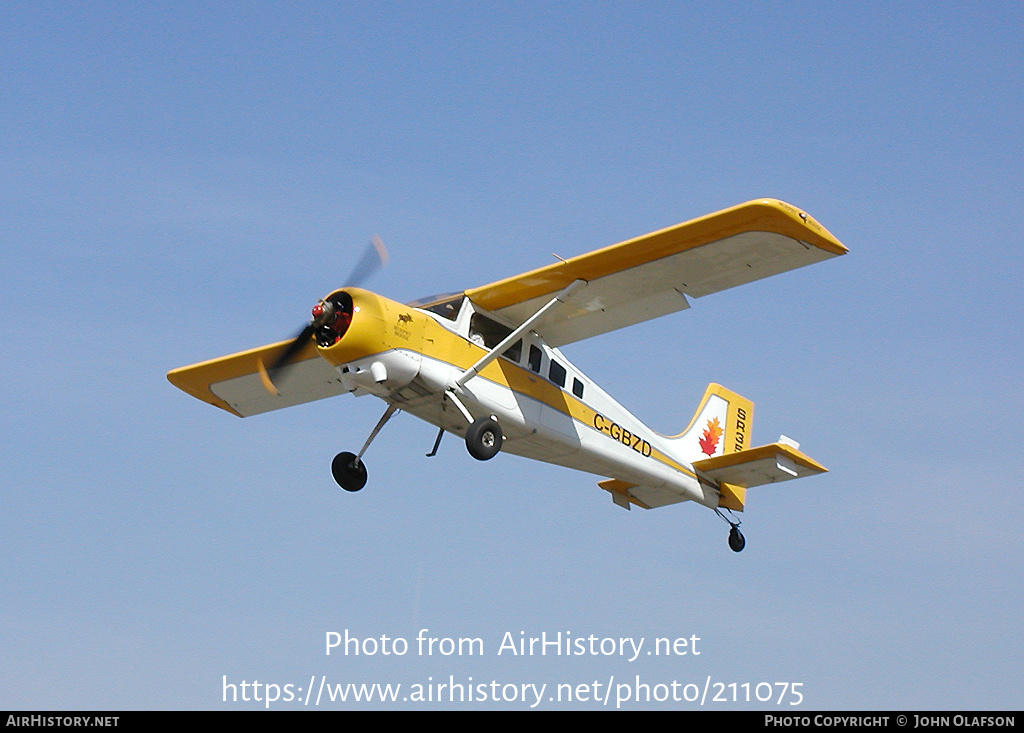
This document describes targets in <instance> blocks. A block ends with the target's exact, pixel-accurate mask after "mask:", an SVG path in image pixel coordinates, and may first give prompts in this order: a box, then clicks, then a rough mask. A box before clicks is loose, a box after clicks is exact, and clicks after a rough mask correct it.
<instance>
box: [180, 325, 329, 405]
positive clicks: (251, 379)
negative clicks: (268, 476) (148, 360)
mask: <svg viewBox="0 0 1024 733" xmlns="http://www.w3.org/2000/svg"><path fill="white" fill-rule="evenodd" d="M289 343H291V342H290V341H282V342H280V343H276V344H268V345H267V346H261V347H259V348H257V349H250V350H249V351H242V352H239V353H237V354H230V355H228V356H222V357H220V358H217V359H211V360H209V361H204V362H201V363H199V364H193V365H191V366H186V367H181V368H179V369H174V370H173V371H171V372H169V373H168V374H167V379H168V380H169V381H170V382H171V384H173V385H174V386H175V387H178V388H179V389H181V390H184V391H185V392H187V393H188V394H190V395H192V396H193V397H195V398H197V399H200V400H202V401H203V402H209V403H210V404H211V405H215V406H216V407H219V408H221V409H222V410H227V411H228V412H230V413H232V414H234V415H238V416H239V417H248V416H249V415H258V414H259V413H261V412H269V411H270V410H280V409H281V408H282V407H291V406H292V405H300V404H302V403H304V402H312V401H313V400H320V399H323V398H325V397H333V396H334V395H339V394H344V393H345V392H346V391H347V390H346V389H345V387H344V386H343V385H342V381H341V378H340V376H339V374H338V372H337V371H336V370H335V369H334V367H332V366H331V365H330V364H328V363H327V362H326V361H324V360H323V359H321V358H320V355H319V354H318V353H317V352H316V346H315V345H314V343H313V341H312V340H310V342H309V343H308V344H307V345H306V346H305V347H304V348H303V349H302V351H300V352H299V353H298V355H297V356H296V357H295V361H294V362H293V363H292V366H291V367H290V369H289V372H288V374H287V376H285V377H284V378H282V379H280V380H278V383H277V384H275V387H276V388H277V390H278V394H271V393H270V392H269V391H268V390H267V389H266V388H265V387H264V386H263V381H262V378H261V377H260V370H261V364H262V365H264V366H265V365H267V364H273V363H274V361H275V360H276V359H277V357H278V356H279V355H280V354H281V352H282V351H284V350H285V348H286V347H287V346H288V344H289Z"/></svg>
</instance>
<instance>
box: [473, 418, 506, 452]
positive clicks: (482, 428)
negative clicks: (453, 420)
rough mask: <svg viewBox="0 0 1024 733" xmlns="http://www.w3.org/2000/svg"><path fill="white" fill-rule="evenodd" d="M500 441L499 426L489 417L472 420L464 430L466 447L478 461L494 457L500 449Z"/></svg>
mask: <svg viewBox="0 0 1024 733" xmlns="http://www.w3.org/2000/svg"><path fill="white" fill-rule="evenodd" d="M501 441H502V436H501V426H500V425H498V421H497V420H492V419H491V418H489V417H481V418H478V419H476V420H474V421H473V424H472V425H470V426H469V430H467V431H466V448H467V449H468V450H469V455H471V456H473V458H475V459H477V460H478V461H486V460H488V459H490V458H494V456H495V455H497V453H498V451H500V450H501Z"/></svg>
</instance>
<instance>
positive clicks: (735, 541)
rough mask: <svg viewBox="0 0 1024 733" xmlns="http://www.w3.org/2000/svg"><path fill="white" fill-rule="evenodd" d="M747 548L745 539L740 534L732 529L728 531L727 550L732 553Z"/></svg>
mask: <svg viewBox="0 0 1024 733" xmlns="http://www.w3.org/2000/svg"><path fill="white" fill-rule="evenodd" d="M746 546H747V540H746V538H745V537H744V536H743V535H742V534H741V533H740V531H739V530H738V529H736V528H735V527H733V528H732V529H730V530H729V549H731V550H732V551H733V552H740V551H741V550H743V548H744V547H746Z"/></svg>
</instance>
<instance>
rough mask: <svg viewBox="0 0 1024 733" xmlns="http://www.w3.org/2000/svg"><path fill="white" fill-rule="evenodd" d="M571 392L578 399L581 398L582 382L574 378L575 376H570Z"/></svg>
mask: <svg viewBox="0 0 1024 733" xmlns="http://www.w3.org/2000/svg"><path fill="white" fill-rule="evenodd" d="M572 393H573V394H574V395H576V396H577V397H579V398H580V399H583V382H581V381H580V380H578V379H576V377H573V378H572Z"/></svg>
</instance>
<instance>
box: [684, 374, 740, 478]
mask: <svg viewBox="0 0 1024 733" xmlns="http://www.w3.org/2000/svg"><path fill="white" fill-rule="evenodd" d="M753 422H754V403H753V402H751V401H750V400H748V399H747V398H745V397H741V396H740V395H738V394H736V393H735V392H733V391H731V390H728V389H726V388H725V387H723V386H721V385H720V384H709V385H708V388H707V389H706V390H705V391H704V397H703V399H701V401H700V405H699V406H698V407H697V412H696V413H695V414H694V416H693V420H691V421H690V425H689V426H688V427H687V428H686V430H684V431H683V432H681V433H680V434H679V435H676V436H674V437H673V438H671V440H672V442H673V448H675V451H674V453H675V455H676V456H677V457H679V458H682V459H683V460H684V461H686V462H687V463H693V461H696V460H700V459H703V458H711V457H713V456H722V455H727V454H729V453H738V452H740V451H742V450H746V449H747V448H749V447H750V429H751V426H752V425H753Z"/></svg>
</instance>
